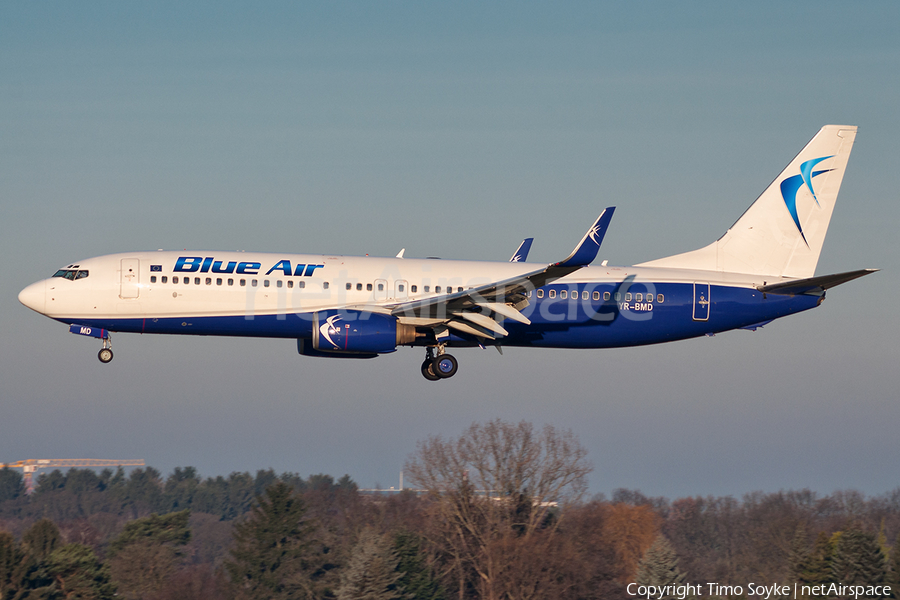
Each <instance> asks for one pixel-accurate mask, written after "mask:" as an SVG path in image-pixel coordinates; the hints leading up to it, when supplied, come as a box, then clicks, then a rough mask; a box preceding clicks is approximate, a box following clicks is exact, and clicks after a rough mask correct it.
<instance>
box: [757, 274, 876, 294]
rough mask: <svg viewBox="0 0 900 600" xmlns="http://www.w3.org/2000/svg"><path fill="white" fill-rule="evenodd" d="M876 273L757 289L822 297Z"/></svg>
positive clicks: (775, 292)
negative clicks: (836, 288) (842, 285)
mask: <svg viewBox="0 0 900 600" xmlns="http://www.w3.org/2000/svg"><path fill="white" fill-rule="evenodd" d="M876 271H878V269H862V270H860V271H848V272H847V273H836V274H834V275H822V276H820V277H810V278H808V279H795V280H793V281H786V282H784V283H772V284H770V285H760V286H757V288H756V289H758V290H759V291H761V292H763V293H765V294H783V295H785V296H796V295H799V294H808V295H810V296H821V295H822V294H823V293H825V290H827V289H828V288H833V287H834V286H836V285H841V284H842V283H847V282H848V281H853V280H854V279H857V278H859V277H863V276H865V275H869V274H871V273H874V272H876Z"/></svg>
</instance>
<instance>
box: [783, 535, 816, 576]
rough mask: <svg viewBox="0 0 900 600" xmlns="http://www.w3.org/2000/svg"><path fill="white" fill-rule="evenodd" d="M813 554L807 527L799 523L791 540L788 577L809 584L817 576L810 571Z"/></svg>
mask: <svg viewBox="0 0 900 600" xmlns="http://www.w3.org/2000/svg"><path fill="white" fill-rule="evenodd" d="M811 560H812V555H811V553H810V551H809V544H808V542H807V538H806V528H805V527H803V525H802V524H801V525H798V526H797V530H796V531H795V532H794V539H793V541H792V542H791V550H790V552H789V553H788V568H789V572H788V579H790V580H791V581H796V582H797V583H799V584H805V585H809V584H810V583H811V582H812V581H811V580H812V579H813V578H814V577H815V575H814V574H813V573H811V572H810V563H811Z"/></svg>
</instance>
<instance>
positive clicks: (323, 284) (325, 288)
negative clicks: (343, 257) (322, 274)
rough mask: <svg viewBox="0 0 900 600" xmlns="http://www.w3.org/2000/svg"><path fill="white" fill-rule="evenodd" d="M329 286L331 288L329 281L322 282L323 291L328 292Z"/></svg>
mask: <svg viewBox="0 0 900 600" xmlns="http://www.w3.org/2000/svg"><path fill="white" fill-rule="evenodd" d="M328 286H329V283H328V282H327V281H323V282H322V289H323V290H327V289H328Z"/></svg>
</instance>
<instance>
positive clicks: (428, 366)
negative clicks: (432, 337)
mask: <svg viewBox="0 0 900 600" xmlns="http://www.w3.org/2000/svg"><path fill="white" fill-rule="evenodd" d="M435 349H437V356H435ZM458 370H459V361H457V360H456V358H455V357H454V356H453V355H451V354H445V353H444V344H438V345H437V346H429V347H428V348H426V349H425V362H423V363H422V375H423V376H424V377H425V379H427V380H428V381H437V380H439V379H447V378H450V377H453V376H454V375H456V372H457V371H458Z"/></svg>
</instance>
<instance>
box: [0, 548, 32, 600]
mask: <svg viewBox="0 0 900 600" xmlns="http://www.w3.org/2000/svg"><path fill="white" fill-rule="evenodd" d="M26 568H27V567H26V564H25V553H24V552H22V550H21V549H20V548H19V544H17V543H16V539H15V538H14V537H13V536H12V534H10V533H7V532H5V531H0V598H2V599H3V600H7V598H16V597H18V594H19V593H20V592H21V591H22V588H23V585H24V580H25V571H26Z"/></svg>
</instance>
